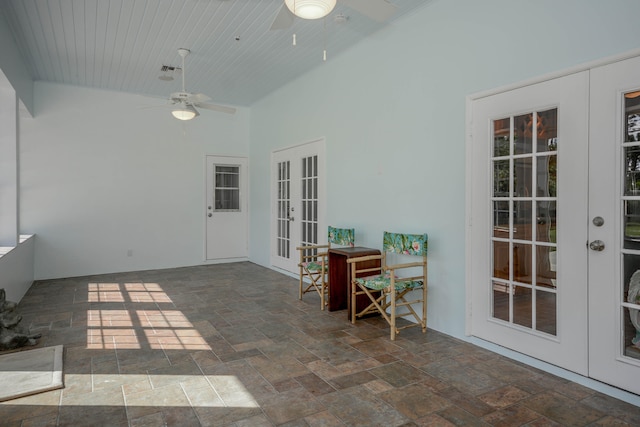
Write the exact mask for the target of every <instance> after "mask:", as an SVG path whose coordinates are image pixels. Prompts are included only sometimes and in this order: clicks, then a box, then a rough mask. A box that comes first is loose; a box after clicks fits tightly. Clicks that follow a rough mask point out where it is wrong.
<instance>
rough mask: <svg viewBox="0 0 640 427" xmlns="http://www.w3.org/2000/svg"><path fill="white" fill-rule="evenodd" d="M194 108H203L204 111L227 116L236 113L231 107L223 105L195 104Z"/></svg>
mask: <svg viewBox="0 0 640 427" xmlns="http://www.w3.org/2000/svg"><path fill="white" fill-rule="evenodd" d="M195 106H196V107H198V108H204V109H206V110H213V111H219V112H221V113H227V114H235V112H236V109H235V108H233V107H225V106H224V105H217V104H205V103H197V104H195Z"/></svg>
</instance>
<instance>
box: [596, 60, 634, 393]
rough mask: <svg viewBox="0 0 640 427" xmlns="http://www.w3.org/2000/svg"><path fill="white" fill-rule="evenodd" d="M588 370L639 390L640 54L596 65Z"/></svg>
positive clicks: (603, 377) (597, 377)
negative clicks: (637, 56)
mask: <svg viewBox="0 0 640 427" xmlns="http://www.w3.org/2000/svg"><path fill="white" fill-rule="evenodd" d="M590 120H591V123H590V126H589V130H590V141H591V143H590V147H589V157H590V159H591V160H590V165H589V172H590V173H589V189H590V191H589V217H588V220H589V221H588V227H589V246H590V249H589V251H588V252H589V314H590V315H589V362H590V363H589V375H590V376H591V377H593V378H595V379H598V380H601V381H603V382H606V383H609V384H612V385H614V386H616V387H620V388H622V389H625V390H629V391H631V392H633V393H636V394H640V381H639V380H638V379H640V314H639V313H640V58H632V59H627V60H625V61H619V62H615V63H613V64H609V65H604V66H601V67H596V68H593V69H592V70H591V111H590Z"/></svg>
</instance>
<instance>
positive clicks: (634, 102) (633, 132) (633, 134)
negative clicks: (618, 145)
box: [624, 92, 640, 142]
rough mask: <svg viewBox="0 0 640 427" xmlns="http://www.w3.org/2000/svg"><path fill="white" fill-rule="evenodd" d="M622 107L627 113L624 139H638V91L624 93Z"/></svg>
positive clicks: (639, 130) (639, 114) (639, 129)
mask: <svg viewBox="0 0 640 427" xmlns="http://www.w3.org/2000/svg"><path fill="white" fill-rule="evenodd" d="M624 107H625V108H624V111H626V114H627V131H626V132H625V141H626V142H633V141H640V92H630V93H627V94H625V96H624Z"/></svg>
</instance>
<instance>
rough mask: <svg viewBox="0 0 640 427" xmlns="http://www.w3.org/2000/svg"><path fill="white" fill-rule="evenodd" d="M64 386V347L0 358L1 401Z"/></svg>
mask: <svg viewBox="0 0 640 427" xmlns="http://www.w3.org/2000/svg"><path fill="white" fill-rule="evenodd" d="M62 386H63V384H62V345H57V346H55V347H43V348H36V349H34V350H27V351H18V352H15V353H9V354H4V355H2V356H0V402H3V401H5V400H11V399H16V398H18V397H23V396H28V395H30V394H36V393H42V392H44V391H49V390H56V389H59V388H62Z"/></svg>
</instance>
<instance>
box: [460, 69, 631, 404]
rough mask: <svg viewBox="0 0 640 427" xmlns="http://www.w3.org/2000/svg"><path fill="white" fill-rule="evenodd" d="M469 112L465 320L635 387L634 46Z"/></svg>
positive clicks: (477, 103) (476, 330)
mask: <svg viewBox="0 0 640 427" xmlns="http://www.w3.org/2000/svg"><path fill="white" fill-rule="evenodd" d="M470 113H471V120H472V124H471V127H470V129H471V134H472V136H471V138H470V144H469V146H468V151H467V155H468V156H470V157H469V158H470V159H473V160H470V162H469V164H470V165H471V168H472V170H471V171H470V174H471V175H470V178H471V179H470V180H469V181H468V182H469V187H468V192H469V193H468V201H469V213H470V214H469V221H470V228H469V232H468V238H469V239H468V242H469V251H468V265H469V266H470V274H469V285H470V290H471V307H472V309H471V321H470V322H469V326H470V331H471V334H472V335H475V336H477V337H479V338H482V339H485V340H488V341H491V342H494V343H497V344H499V345H501V346H504V347H507V348H511V349H513V350H516V351H518V352H522V353H524V354H527V355H529V356H532V357H535V358H538V359H540V360H543V361H545V362H548V363H551V364H554V365H557V366H560V367H562V368H565V369H567V370H570V371H573V372H576V373H579V374H581V375H585V376H588V377H591V378H594V379H597V380H600V381H603V382H605V383H608V384H611V385H614V386H616V387H619V388H622V389H625V390H628V391H631V392H633V393H640V383H639V382H638V381H637V378H640V315H639V313H640V311H639V310H640V59H638V58H633V59H627V60H624V61H619V62H614V63H611V64H606V65H602V66H600V67H593V68H591V69H588V70H584V71H581V72H576V73H574V74H570V75H567V76H564V77H559V78H556V79H553V80H548V81H544V82H541V83H536V84H532V85H528V86H524V87H521V88H517V89H513V90H509V91H506V92H501V93H498V94H494V95H490V96H486V97H479V98H477V99H474V100H473V101H471V109H470ZM636 272H637V274H636Z"/></svg>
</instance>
